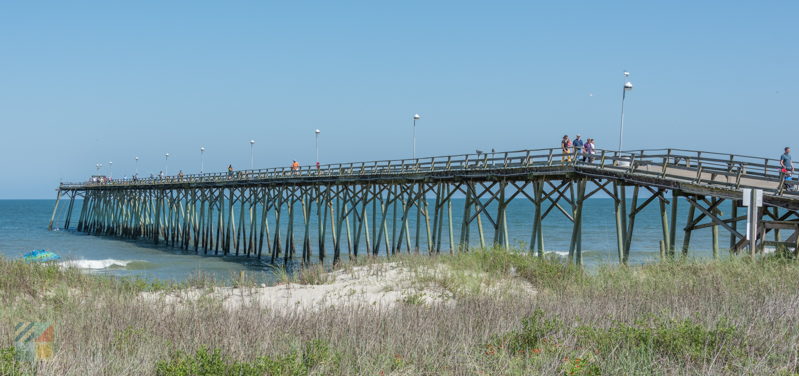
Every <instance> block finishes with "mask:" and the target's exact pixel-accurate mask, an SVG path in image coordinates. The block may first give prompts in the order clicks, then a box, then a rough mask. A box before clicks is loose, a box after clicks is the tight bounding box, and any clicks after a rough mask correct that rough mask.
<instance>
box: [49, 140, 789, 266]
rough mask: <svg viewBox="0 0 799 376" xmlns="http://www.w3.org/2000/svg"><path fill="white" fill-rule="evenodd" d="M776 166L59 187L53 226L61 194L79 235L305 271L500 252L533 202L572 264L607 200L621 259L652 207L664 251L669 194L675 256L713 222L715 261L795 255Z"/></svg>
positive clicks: (420, 162)
mask: <svg viewBox="0 0 799 376" xmlns="http://www.w3.org/2000/svg"><path fill="white" fill-rule="evenodd" d="M780 171H781V168H780V165H779V161H778V160H776V159H769V158H758V157H748V156H740V155H731V154H719V153H711V152H703V151H689V150H679V149H662V150H638V151H625V152H616V151H602V150H600V151H598V152H597V154H595V155H594V158H593V161H588V160H587V161H583V160H582V156H581V155H579V154H578V155H574V154H568V155H564V154H563V153H562V152H561V150H560V149H539V150H521V151H513V152H499V153H485V154H463V155H450V156H439V157H429V158H418V159H405V160H383V161H370V162H357V163H338V164H328V165H321V166H319V167H318V168H317V167H316V166H306V167H303V168H300V169H298V170H292V169H291V168H289V167H285V168H270V169H258V170H243V171H236V172H234V173H233V174H229V173H211V174H198V175H186V176H183V177H176V176H170V177H165V178H149V179H138V180H135V181H134V180H125V181H113V182H104V183H92V182H82V183H62V184H61V185H60V186H59V189H58V200H57V201H56V205H55V208H54V210H53V217H52V219H51V222H50V227H51V228H52V225H53V221H54V220H55V218H56V217H57V214H58V205H59V204H58V203H59V201H60V198H61V197H62V196H66V197H67V198H69V205H68V208H67V213H66V219H65V222H64V228H69V227H70V220H71V218H72V211H73V208H74V203H75V200H76V198H79V197H80V198H83V201H82V205H81V208H80V215H79V219H78V224H77V230H78V231H83V232H88V233H92V234H105V235H113V236H120V237H127V238H142V237H144V238H150V239H152V240H153V241H154V242H156V243H159V242H166V243H168V244H170V245H172V246H176V247H181V248H183V249H187V250H194V251H195V252H198V253H199V252H203V253H205V254H208V253H213V254H224V255H228V254H236V255H239V254H242V255H246V256H255V257H269V258H270V259H271V261H272V262H277V261H278V260H280V259H281V258H282V260H283V261H284V262H288V261H289V260H293V259H294V258H295V257H296V256H298V255H299V256H300V257H301V260H302V262H304V263H305V262H311V258H312V255H313V256H316V257H318V258H319V260H320V261H324V259H325V257H327V248H331V249H332V256H333V260H334V261H338V260H339V259H340V258H341V255H342V254H343V252H344V248H345V247H346V252H347V254H348V255H349V256H351V257H357V256H358V255H359V254H375V255H376V254H380V253H381V252H382V253H385V254H388V255H392V254H396V253H398V252H402V251H403V249H404V250H405V251H406V252H409V251H421V250H424V251H427V252H431V253H434V252H441V251H442V250H445V251H450V252H455V251H459V250H467V249H468V248H469V246H470V244H471V243H472V242H475V243H476V242H477V240H479V245H480V246H482V247H485V246H501V247H506V248H507V247H510V241H509V239H510V237H509V234H508V231H507V222H506V221H507V219H506V209H507V206H508V204H509V202H510V201H511V200H513V199H516V198H519V199H526V200H529V202H531V203H532V206H533V210H532V211H531V213H530V217H529V218H530V227H531V228H532V236H531V239H530V244H529V247H530V251H531V252H533V253H535V254H538V255H543V253H544V243H543V238H544V233H543V226H542V221H543V220H544V219H545V218H546V217H547V216H548V215H550V214H551V213H553V212H558V213H560V214H562V215H564V216H565V217H566V218H568V220H569V221H570V222H571V223H572V225H573V227H572V230H571V233H572V235H571V241H570V247H569V257H570V259H571V260H574V262H576V263H581V262H582V244H581V243H582V242H581V239H582V222H583V216H582V207H583V202H584V200H586V199H588V198H589V197H592V196H594V195H597V194H603V195H605V196H608V197H610V198H612V199H613V200H614V203H615V205H614V207H615V218H613V219H614V221H615V223H616V226H615V227H616V236H617V243H618V257H619V261H620V262H622V263H625V262H627V260H628V258H629V253H630V243H631V240H632V234H633V232H634V229H635V219H636V216H637V215H638V214H639V213H640V212H641V210H642V209H643V208H645V207H647V206H648V205H649V204H651V203H654V202H657V203H658V204H659V207H660V216H661V223H662V227H663V231H662V234H663V235H662V240H661V241H660V243H661V255H662V256H663V257H666V256H670V255H674V253H675V250H676V248H677V247H676V244H675V243H676V242H675V239H676V230H677V229H676V220H677V218H676V217H677V203H678V201H680V200H678V198H682V199H683V200H682V201H683V202H687V203H688V205H689V207H688V209H689V210H688V218H687V222H686V223H687V225H686V226H685V227H684V228H683V231H684V236H683V245H682V249H681V251H682V252H683V253H686V252H687V251H688V248H689V244H690V237H691V232H692V231H694V230H697V229H701V228H707V227H711V228H712V229H713V231H712V233H713V246H712V248H713V251H714V254H718V251H719V249H720V246H719V239H720V237H719V234H718V229H719V228H722V229H724V230H725V231H726V232H727V233H729V236H730V238H729V247H724V248H725V249H730V250H733V251H739V250H742V249H744V248H747V247H748V248H749V249H750V251H751V254H754V252H756V251H757V250H758V249H759V248H761V247H762V246H763V245H765V244H766V243H767V242H766V240H765V236H766V234H767V233H769V232H771V233H773V234H774V240H773V241H769V242H768V244H770V245H771V244H783V245H786V246H790V247H794V248H796V242H797V234H796V233H795V232H796V231H794V234H792V235H790V236H788V237H787V239H786V240H785V241H782V239H781V236H780V235H781V234H780V230H781V229H782V230H785V229H788V230H790V229H792V228H796V226H793V225H792V224H791V223H793V222H796V223H799V214H797V212H796V211H797V210H798V209H799V192H796V191H794V190H793V188H794V187H793V186H791V185H789V184H786V180H785V178H784V176H783V174H782V173H781V172H780ZM745 188H750V189H760V190H762V191H763V206H762V207H761V208H760V209H759V210H758V211H757V215H756V223H757V228H756V231H754V232H752V233H751V234H750V238H751V237H753V236H751V235H754V237H755V238H756V239H755V241H754V242H752V241H747V239H746V238H747V236H746V235H745V234H746V233H747V232H748V231H750V229H749V228H744V226H739V222H742V221H743V222H745V221H746V219H747V215H746V210H745V209H746V208H744V210H741V214H740V215H739V213H738V211H739V210H738V209H739V208H740V207H741V206H742V201H743V196H742V191H743V189H745ZM628 195H631V196H630V197H631V199H628ZM456 196H457V197H464V198H465V200H464V204H463V207H462V211H461V212H460V215H459V217H460V220H459V221H458V223H455V222H456V221H455V220H454V217H453V208H452V206H453V205H452V198H453V197H456ZM728 201H729V202H731V203H732V205H731V207H732V211H731V213H727V214H726V215H725V214H723V213H721V211H720V210H719V208H720V207H721V206H722V204H723V203H724V202H728ZM728 205H729V204H728ZM297 212H299V213H297ZM414 218H415V220H414ZM600 220H604V219H600ZM484 221H487V222H488V223H484ZM281 222H282V223H281ZM370 222H371V225H370ZM772 222H774V223H777V222H780V223H783V224H781V225H775V224H772ZM786 222H787V224H784V223H786ZM411 224H412V225H413V226H410V225H411ZM456 224H457V226H456ZM484 225H487V226H484ZM792 226H793V227H792ZM485 227H488V229H487V230H486V229H485ZM750 227H751V226H750ZM786 231H787V230H786ZM474 232H476V234H474ZM475 236H476V239H475ZM488 236H491V238H490V239H487V237H488ZM312 238H313V239H314V240H315V243H316V244H315V245H314V244H311V243H312V241H311V240H312ZM298 239H300V240H299V241H298ZM328 242H329V243H330V244H328ZM445 243H446V245H444V244H445ZM298 250H299V251H298ZM300 252H301V254H300Z"/></svg>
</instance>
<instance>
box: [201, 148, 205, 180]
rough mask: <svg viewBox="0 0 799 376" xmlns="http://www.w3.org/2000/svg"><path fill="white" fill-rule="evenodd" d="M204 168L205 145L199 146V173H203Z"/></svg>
mask: <svg viewBox="0 0 799 376" xmlns="http://www.w3.org/2000/svg"><path fill="white" fill-rule="evenodd" d="M203 170H205V147H204V146H200V173H201V174H202V173H203Z"/></svg>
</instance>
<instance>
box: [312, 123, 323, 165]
mask: <svg viewBox="0 0 799 376" xmlns="http://www.w3.org/2000/svg"><path fill="white" fill-rule="evenodd" d="M319 133H322V131H320V130H318V129H317V130H315V131H314V134H315V135H316V162H317V163H318V162H319Z"/></svg>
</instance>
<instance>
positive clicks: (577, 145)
mask: <svg viewBox="0 0 799 376" xmlns="http://www.w3.org/2000/svg"><path fill="white" fill-rule="evenodd" d="M583 145H585V143H584V142H583V140H582V139H580V135H579V134H578V135H577V136H576V137H575V138H574V141H572V146H574V152H575V153H578V154H580V155H582V154H583V152H584V150H583Z"/></svg>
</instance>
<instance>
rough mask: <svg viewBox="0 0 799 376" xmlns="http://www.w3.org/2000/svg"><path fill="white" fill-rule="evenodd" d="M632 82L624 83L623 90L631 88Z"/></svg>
mask: <svg viewBox="0 0 799 376" xmlns="http://www.w3.org/2000/svg"><path fill="white" fill-rule="evenodd" d="M632 88H633V84H632V83H631V82H630V81H627V82H625V83H624V90H632Z"/></svg>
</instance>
